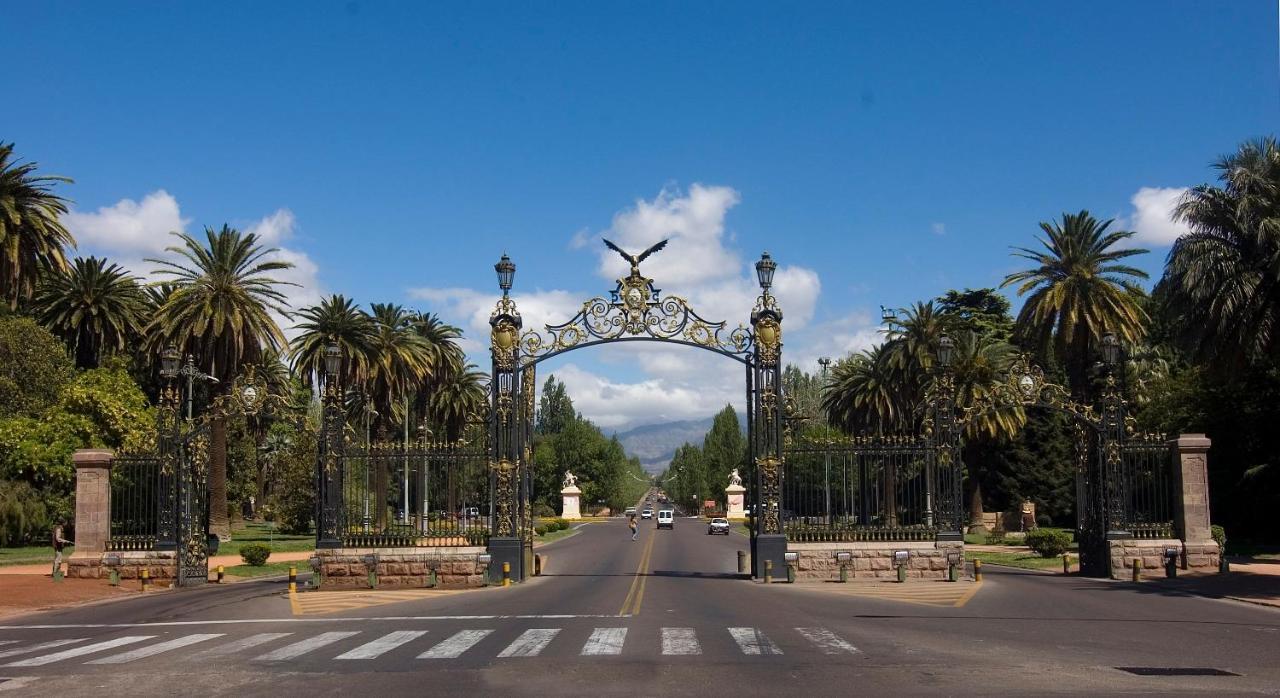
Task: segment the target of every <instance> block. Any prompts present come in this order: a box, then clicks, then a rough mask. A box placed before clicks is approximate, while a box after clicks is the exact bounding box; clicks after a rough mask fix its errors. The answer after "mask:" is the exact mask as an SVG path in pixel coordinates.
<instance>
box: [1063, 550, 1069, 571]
mask: <svg viewBox="0 0 1280 698" xmlns="http://www.w3.org/2000/svg"><path fill="white" fill-rule="evenodd" d="M1062 573H1063V574H1071V556H1070V555H1068V554H1066V553H1063V554H1062Z"/></svg>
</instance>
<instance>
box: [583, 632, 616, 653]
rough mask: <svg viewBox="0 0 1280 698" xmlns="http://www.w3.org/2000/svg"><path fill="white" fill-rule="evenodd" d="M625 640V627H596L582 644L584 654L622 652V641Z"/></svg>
mask: <svg viewBox="0 0 1280 698" xmlns="http://www.w3.org/2000/svg"><path fill="white" fill-rule="evenodd" d="M626 641H627V629H626V628H596V629H595V630H593V631H591V637H589V638H587V644H585V645H583V646H582V654H583V655H584V656H591V655H601V654H622V643H624V642H626Z"/></svg>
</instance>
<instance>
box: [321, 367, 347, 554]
mask: <svg viewBox="0 0 1280 698" xmlns="http://www.w3.org/2000/svg"><path fill="white" fill-rule="evenodd" d="M341 371H342V349H341V348H339V347H338V345H337V343H334V342H330V343H329V344H328V345H327V346H326V347H325V349H324V392H323V393H322V397H321V402H320V409H321V416H320V420H321V422H320V424H321V427H320V428H321V439H320V458H319V462H318V463H317V464H316V482H317V484H318V485H319V487H318V489H319V492H318V493H317V494H318V497H317V499H318V502H317V507H316V547H317V548H339V547H342V540H341V537H340V532H341V526H340V522H339V520H338V519H339V516H340V515H341V512H342V473H343V470H344V469H345V464H344V463H343V461H342V457H341V456H342V431H343V421H344V419H343V414H342V377H341Z"/></svg>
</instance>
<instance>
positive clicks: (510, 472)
mask: <svg viewBox="0 0 1280 698" xmlns="http://www.w3.org/2000/svg"><path fill="white" fill-rule="evenodd" d="M491 467H492V468H493V473H494V497H493V500H494V502H495V503H496V506H497V511H496V512H495V516H494V522H493V523H494V531H493V533H494V535H495V536H500V537H508V538H510V537H513V536H515V535H516V517H515V514H516V512H515V511H513V508H514V504H515V493H516V489H515V488H516V466H515V464H514V463H512V462H511V461H509V460H507V459H506V458H503V459H501V460H499V461H498V462H496V463H494V464H493V465H492V466H491Z"/></svg>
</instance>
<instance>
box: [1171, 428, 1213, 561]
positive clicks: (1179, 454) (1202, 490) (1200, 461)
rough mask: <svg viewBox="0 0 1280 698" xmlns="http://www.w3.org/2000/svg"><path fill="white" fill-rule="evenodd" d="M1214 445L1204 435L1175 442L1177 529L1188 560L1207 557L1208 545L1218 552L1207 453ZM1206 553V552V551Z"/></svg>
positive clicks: (1187, 435) (1182, 438) (1175, 522)
mask: <svg viewBox="0 0 1280 698" xmlns="http://www.w3.org/2000/svg"><path fill="white" fill-rule="evenodd" d="M1211 443H1212V442H1211V441H1210V440H1209V438H1208V437H1206V436H1205V435H1204V434H1182V435H1180V436H1179V437H1178V438H1177V439H1174V440H1173V442H1172V444H1171V445H1172V446H1173V448H1172V449H1171V450H1172V451H1173V472H1174V482H1175V483H1176V485H1175V487H1176V489H1175V490H1174V492H1175V501H1174V506H1173V516H1174V527H1175V529H1176V531H1177V534H1178V536H1179V537H1181V538H1182V540H1183V543H1184V544H1185V545H1186V546H1187V555H1188V557H1190V556H1193V555H1196V554H1204V553H1203V552H1200V550H1197V551H1196V552H1193V551H1192V548H1198V549H1201V550H1203V549H1204V548H1205V546H1206V545H1211V546H1212V547H1213V550H1212V552H1213V553H1217V552H1219V551H1218V550H1217V547H1218V546H1217V544H1216V543H1215V542H1214V540H1213V533H1212V531H1211V530H1210V528H1209V470H1208V453H1209V446H1210V444H1211ZM1206 552H1207V551H1206Z"/></svg>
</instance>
